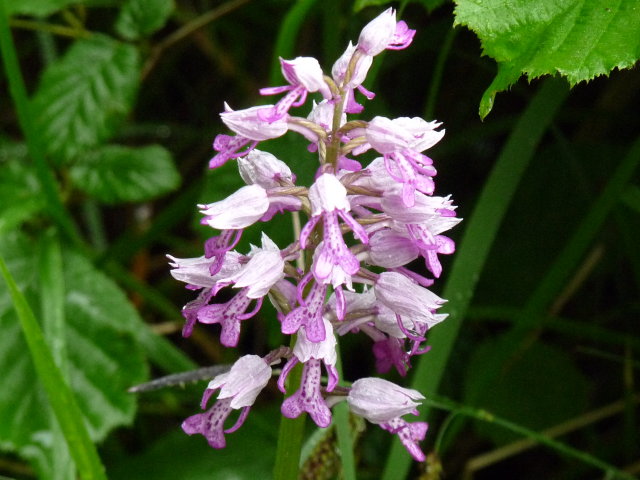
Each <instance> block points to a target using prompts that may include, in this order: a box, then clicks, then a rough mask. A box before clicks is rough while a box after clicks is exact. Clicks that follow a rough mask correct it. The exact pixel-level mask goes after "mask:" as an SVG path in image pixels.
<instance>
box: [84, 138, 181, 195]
mask: <svg viewBox="0 0 640 480" xmlns="http://www.w3.org/2000/svg"><path fill="white" fill-rule="evenodd" d="M71 178H72V179H73V180H74V182H75V184H76V185H77V186H78V188H80V189H82V190H83V191H84V192H85V193H88V194H89V195H91V196H93V197H95V198H96V199H98V200H100V201H102V202H105V203H119V202H140V201H143V200H149V199H151V198H154V197H157V196H159V195H162V194H164V193H167V192H169V191H171V190H173V189H175V188H176V187H177V186H178V185H179V183H180V174H179V173H178V171H177V170H176V168H175V166H174V164H173V158H172V157H171V153H170V152H169V151H168V150H167V149H165V148H164V147H161V146H160V145H150V146H147V147H141V148H130V147H124V146H120V145H107V146H105V147H102V148H100V149H97V150H95V151H93V152H90V153H87V154H86V155H85V156H83V157H82V158H81V159H80V161H79V162H78V163H77V164H75V165H74V166H73V167H72V168H71Z"/></svg>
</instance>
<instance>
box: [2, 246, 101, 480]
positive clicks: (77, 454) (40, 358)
mask: <svg viewBox="0 0 640 480" xmlns="http://www.w3.org/2000/svg"><path fill="white" fill-rule="evenodd" d="M0 273H1V274H2V276H3V277H4V280H5V282H6V284H7V287H8V288H9V293H10V294H11V299H12V301H13V305H14V308H15V309H16V312H17V314H18V319H19V321H20V325H21V326H22V330H23V332H24V335H25V338H26V340H27V345H28V347H29V352H30V354H31V359H32V360H33V363H34V366H35V368H36V372H37V373H38V378H39V379H40V381H41V382H42V384H43V386H44V389H45V392H46V394H47V397H48V399H49V403H50V405H51V408H52V409H53V412H54V414H55V416H56V419H57V420H58V422H59V424H60V427H61V429H62V432H63V434H64V438H65V439H66V441H67V444H68V445H69V450H70V452H71V456H72V457H73V459H74V461H75V463H76V467H77V468H78V472H79V474H80V477H81V478H83V479H84V480H106V479H107V477H106V474H105V471H104V466H103V465H102V463H101V461H100V457H99V456H98V452H97V450H96V448H95V445H94V444H93V442H92V441H91V438H90V437H89V433H88V432H87V429H86V427H85V424H84V415H83V414H82V412H81V411H80V408H79V407H78V404H77V403H76V399H75V397H74V396H73V393H72V391H71V390H70V388H69V386H68V385H67V383H66V381H65V379H64V377H63V376H62V373H61V372H60V369H59V368H58V367H57V366H56V364H55V362H54V360H53V356H52V354H51V350H50V349H49V347H48V346H47V342H46V341H45V339H44V335H43V333H42V330H41V329H40V325H38V321H37V320H36V318H35V316H34V315H33V312H32V310H31V308H30V307H29V304H28V303H27V301H26V299H25V298H24V295H23V294H22V292H20V290H19V289H18V287H17V285H16V283H15V280H14V279H13V277H12V275H11V273H10V272H9V270H8V269H7V266H6V264H5V262H4V259H3V258H2V257H0Z"/></svg>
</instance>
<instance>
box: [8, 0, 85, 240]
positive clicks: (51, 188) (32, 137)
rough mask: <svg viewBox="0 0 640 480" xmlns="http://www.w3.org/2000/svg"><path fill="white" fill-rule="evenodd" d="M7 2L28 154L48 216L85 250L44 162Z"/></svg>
mask: <svg viewBox="0 0 640 480" xmlns="http://www.w3.org/2000/svg"><path fill="white" fill-rule="evenodd" d="M6 1H7V0H0V49H1V50H2V60H3V63H4V69H5V72H6V74H7V79H8V81H9V91H10V92H11V97H12V98H13V102H14V103H15V106H16V112H17V114H18V121H19V122H20V127H21V128H22V132H23V133H24V136H25V138H26V141H27V147H28V148H29V153H30V155H31V157H32V158H33V161H34V164H35V167H36V174H37V176H38V180H39V181H40V186H41V188H42V193H43V195H44V197H45V205H46V207H47V209H48V211H49V215H50V216H51V218H52V219H53V220H54V222H55V223H56V224H57V225H58V227H60V230H61V231H62V232H64V234H65V235H66V236H67V237H68V238H69V240H71V242H72V243H73V244H74V245H75V246H76V247H78V248H79V249H81V250H83V251H85V250H86V247H85V245H84V243H83V241H82V237H81V236H80V233H79V232H78V229H77V227H76V225H75V223H74V221H73V219H72V218H71V215H70V214H69V212H67V210H66V209H65V208H64V205H63V204H62V201H61V199H60V193H59V192H58V186H57V183H56V180H55V177H54V175H53V172H52V171H51V169H50V168H49V165H48V164H47V162H46V160H45V154H44V147H43V145H42V143H41V140H40V136H39V135H38V132H37V131H36V129H35V125H34V123H33V116H32V115H31V108H30V104H29V99H28V97H27V90H26V88H25V86H24V80H23V78H22V73H21V72H20V65H19V63H18V57H17V55H16V49H15V45H14V44H13V38H12V37H11V31H10V30H9V22H8V20H9V16H8V14H7V6H6Z"/></svg>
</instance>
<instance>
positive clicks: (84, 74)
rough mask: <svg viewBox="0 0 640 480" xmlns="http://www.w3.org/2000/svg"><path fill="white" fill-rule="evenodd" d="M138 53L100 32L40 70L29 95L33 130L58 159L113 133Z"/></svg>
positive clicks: (131, 90)
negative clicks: (38, 133)
mask: <svg viewBox="0 0 640 480" xmlns="http://www.w3.org/2000/svg"><path fill="white" fill-rule="evenodd" d="M139 78H140V61H139V58H138V51H137V49H136V48H135V47H134V46H132V45H127V44H124V43H120V42H117V41H115V40H114V39H112V38H110V37H107V36H103V35H93V36H91V38H89V39H86V40H78V41H77V42H76V43H74V44H73V45H72V46H71V48H70V49H69V50H68V51H67V53H66V54H65V55H64V56H63V57H62V58H61V59H60V60H58V61H56V62H55V63H52V64H51V66H50V67H49V68H47V70H46V71H45V72H44V74H43V76H42V79H41V81H40V85H39V87H38V90H37V91H36V94H35V97H34V99H33V105H32V106H33V108H32V110H33V113H34V115H33V116H34V118H35V119H36V128H37V130H38V131H39V132H40V135H41V137H42V140H43V143H44V145H45V146H46V149H47V151H48V152H49V153H50V154H51V155H52V156H53V157H54V158H55V159H56V160H57V161H58V162H64V161H69V160H71V159H73V158H74V157H76V156H77V155H78V154H79V153H82V152H83V151H86V150H88V149H89V148H92V147H95V146H96V145H98V144H100V143H102V142H104V141H105V140H108V139H109V138H110V137H112V136H113V135H114V134H115V133H116V131H117V130H118V128H119V127H120V125H121V123H122V121H123V119H124V118H125V117H126V116H127V115H128V114H129V112H130V111H131V108H132V106H133V102H134V98H135V95H136V90H137V86H138V81H139Z"/></svg>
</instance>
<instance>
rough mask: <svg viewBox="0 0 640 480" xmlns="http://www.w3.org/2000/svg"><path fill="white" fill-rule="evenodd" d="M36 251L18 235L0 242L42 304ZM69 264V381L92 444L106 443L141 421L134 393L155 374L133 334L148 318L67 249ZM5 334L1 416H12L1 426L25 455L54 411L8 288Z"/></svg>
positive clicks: (6, 441) (0, 314)
mask: <svg viewBox="0 0 640 480" xmlns="http://www.w3.org/2000/svg"><path fill="white" fill-rule="evenodd" d="M36 248H38V247H37V245H33V244H32V243H31V242H29V241H28V239H27V238H26V237H24V236H21V235H18V234H17V233H13V234H11V235H6V236H4V237H2V238H1V239H0V255H2V256H3V257H5V258H7V259H9V260H10V262H9V266H8V267H9V270H10V271H11V272H12V274H13V276H14V277H15V278H17V279H20V288H21V290H23V291H24V292H25V293H26V295H27V297H28V298H30V299H34V300H35V299H37V296H38V291H39V284H40V279H39V276H38V274H37V262H36V261H35V258H34V255H33V251H34V250H35V249H36ZM63 265H64V284H65V286H66V296H65V306H64V309H65V314H66V315H65V317H66V318H65V320H66V325H65V333H66V357H67V362H66V369H67V371H68V372H69V377H68V378H69V379H68V382H69V384H70V387H71V389H72V390H73V392H74V393H75V396H76V401H77V403H78V405H79V407H80V409H81V411H82V413H83V414H84V416H85V420H86V426H87V428H88V430H89V434H90V436H91V439H92V440H93V441H99V440H102V439H103V438H104V437H105V436H106V435H107V433H108V432H109V431H110V430H112V429H113V428H115V427H116V426H119V425H125V424H129V423H131V421H132V419H133V415H134V413H135V398H133V397H132V396H131V395H130V394H128V393H127V392H126V390H127V388H128V387H129V386H131V385H134V384H137V383H140V382H141V381H144V380H145V379H146V376H147V375H146V365H145V360H144V356H143V355H142V353H141V350H140V347H139V345H138V344H137V342H135V341H134V336H133V333H134V328H135V325H136V324H138V323H139V322H141V320H140V319H139V317H138V315H137V313H136V311H135V310H134V309H133V307H131V305H130V304H129V303H128V301H127V298H126V297H125V295H124V294H123V293H122V292H121V291H120V290H119V288H118V287H117V286H116V285H115V284H113V283H112V282H111V280H110V279H108V278H107V277H105V276H104V275H103V274H102V273H100V272H98V271H97V270H95V268H94V267H93V265H92V264H91V263H90V262H89V261H88V260H86V259H85V258H84V257H82V256H80V255H78V254H76V253H74V252H67V253H66V254H65V255H64V256H63ZM32 303H34V302H32ZM0 330H1V331H2V332H3V334H2V336H1V337H0V370H1V371H2V372H3V388H2V389H0V418H3V419H6V421H3V422H0V445H2V446H3V447H4V448H6V449H11V450H18V449H22V448H24V447H26V446H28V445H37V444H38V443H37V442H36V439H37V438H36V437H37V434H38V432H43V431H45V432H46V431H48V430H49V420H48V409H47V403H46V402H45V398H44V397H43V395H42V391H41V389H40V387H39V383H38V382H36V381H35V371H34V366H33V363H32V361H31V358H30V356H29V354H28V351H27V349H26V347H25V342H24V339H23V336H22V333H21V331H20V325H19V323H18V322H17V321H16V319H15V314H14V313H13V310H12V308H11V306H10V301H9V298H8V296H7V295H5V294H4V291H3V290H1V289H0ZM16 399H19V402H18V404H17V406H16Z"/></svg>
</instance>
